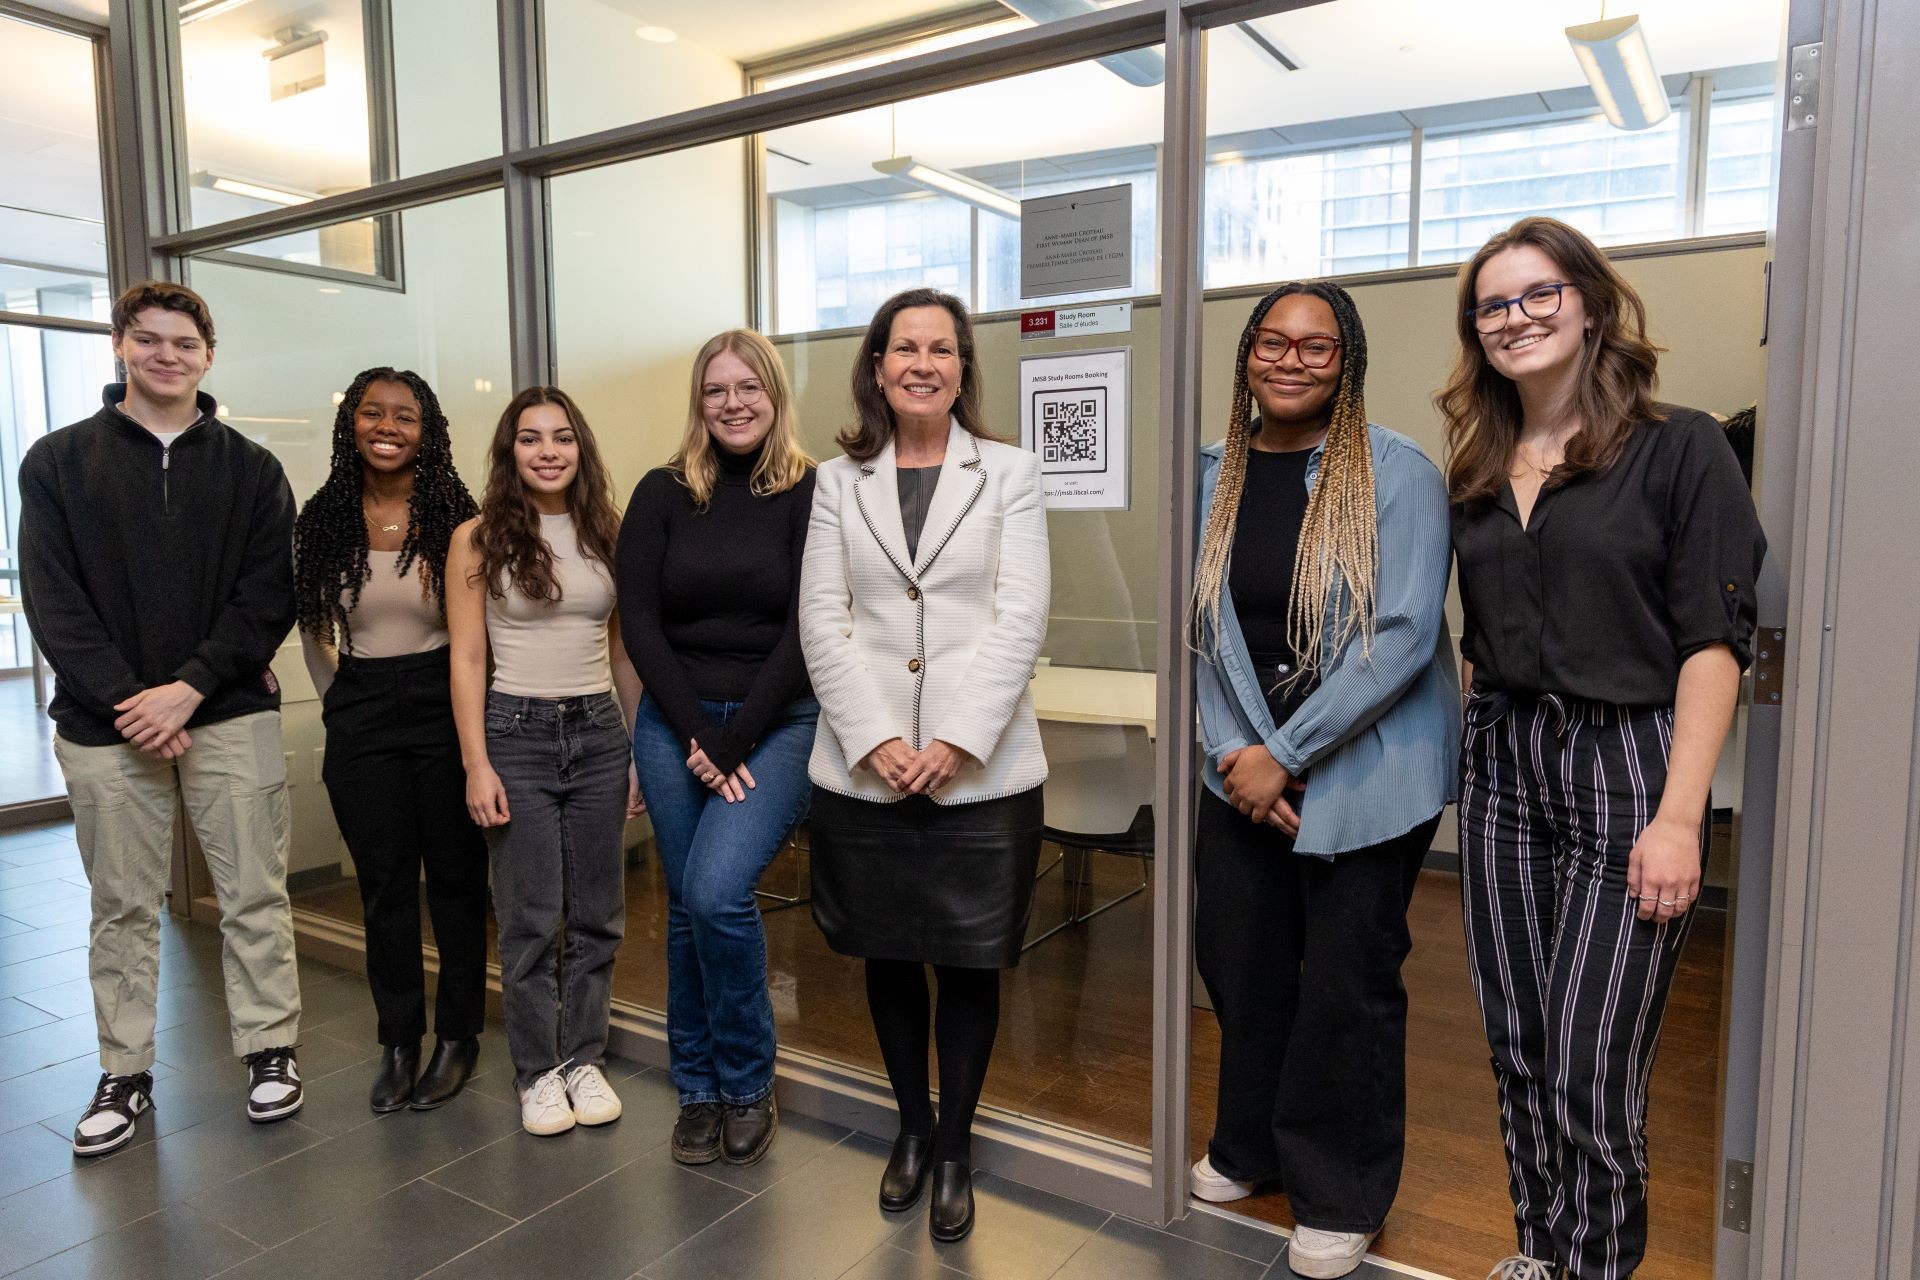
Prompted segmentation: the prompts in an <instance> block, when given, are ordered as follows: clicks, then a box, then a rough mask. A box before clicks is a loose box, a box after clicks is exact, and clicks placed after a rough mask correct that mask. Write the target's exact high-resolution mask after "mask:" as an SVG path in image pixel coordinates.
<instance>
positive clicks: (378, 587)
mask: <svg viewBox="0 0 1920 1280" xmlns="http://www.w3.org/2000/svg"><path fill="white" fill-rule="evenodd" d="M367 567H368V568H369V569H371V570H372V571H373V573H372V576H370V577H369V578H368V579H367V580H366V582H365V583H364V584H362V586H361V588H360V600H359V603H357V604H356V605H354V607H353V612H351V613H349V614H348V615H347V629H348V632H349V637H348V640H349V643H348V648H347V654H348V656H350V657H355V658H398V657H401V656H403V655H405V654H409V653H425V652H426V651H427V650H429V649H441V648H445V647H446V644H447V624H446V623H445V622H444V621H442V620H441V617H440V605H439V602H438V601H437V600H435V599H434V598H433V597H432V596H430V595H428V594H426V592H425V591H424V590H423V589H422V579H421V575H420V561H419V557H417V556H416V557H415V558H414V563H413V564H412V565H411V566H410V568H411V572H409V573H408V574H407V576H406V577H404V578H403V577H401V576H400V553H399V552H398V551H374V550H371V549H369V550H368V552H367ZM340 602H341V603H342V604H345V603H346V593H345V592H342V593H341V596H340Z"/></svg>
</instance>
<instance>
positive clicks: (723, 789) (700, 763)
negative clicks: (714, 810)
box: [687, 738, 754, 804]
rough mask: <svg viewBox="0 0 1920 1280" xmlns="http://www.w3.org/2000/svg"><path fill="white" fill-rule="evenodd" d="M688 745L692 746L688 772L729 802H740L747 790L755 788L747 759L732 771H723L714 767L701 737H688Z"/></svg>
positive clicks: (744, 797) (745, 795) (688, 758)
mask: <svg viewBox="0 0 1920 1280" xmlns="http://www.w3.org/2000/svg"><path fill="white" fill-rule="evenodd" d="M687 746H688V747H690V748H692V750H691V752H690V753H689V754H688V756H687V772H689V773H691V774H692V775H693V776H694V777H696V778H698V779H700V781H701V782H702V783H703V784H704V785H705V786H706V788H707V789H708V790H709V791H713V792H716V793H717V794H718V795H719V796H720V798H721V799H723V800H725V801H726V802H727V803H728V804H738V803H740V801H742V800H745V799H746V798H747V792H749V791H751V790H753V788H754V781H753V772H752V771H751V770H749V769H748V768H747V762H746V761H744V760H742V761H741V762H740V765H739V767H738V768H736V769H735V770H734V771H733V772H732V773H722V772H720V770H719V769H717V768H715V767H714V764H713V761H711V760H709V759H707V753H706V752H705V751H702V750H701V749H700V739H698V738H689V739H687Z"/></svg>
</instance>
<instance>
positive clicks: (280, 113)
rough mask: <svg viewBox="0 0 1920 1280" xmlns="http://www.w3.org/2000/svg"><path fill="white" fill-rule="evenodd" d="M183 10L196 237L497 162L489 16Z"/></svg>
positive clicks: (320, 1) (445, 0) (262, 1)
mask: <svg viewBox="0 0 1920 1280" xmlns="http://www.w3.org/2000/svg"><path fill="white" fill-rule="evenodd" d="M181 8H182V14H181V20H180V21H181V30H180V63H181V75H182V77H183V84H182V94H183V97H184V109H185V115H186V124H187V167H188V171H189V172H188V183H189V206H190V209H189V212H190V220H191V222H192V224H193V225H194V226H206V225H208V224H210V223H215V222H224V221H226V220H228V219H231V218H238V217H244V216H246V215H248V214H253V213H260V212H263V211H266V210H269V209H275V208H282V207H285V206H288V205H296V204H302V203H305V202H307V201H309V200H313V199H316V198H318V197H320V196H328V195H337V194H339V193H341V192H343V191H352V190H355V189H357V188H360V187H364V186H366V185H367V184H368V183H369V182H373V181H382V180H386V179H390V178H395V177H407V176H411V175H413V174H416V173H424V172H428V171H430V170H434V169H440V168H444V167H446V166H448V165H453V164H459V163H461V162H464V161H468V160H476V159H480V158H483V157H486V156H491V155H497V154H498V153H499V151H500V79H499V67H500V57H499V31H498V21H497V19H496V17H495V15H494V11H493V6H491V5H478V4H470V3H466V2H465V0H404V2H402V0H247V3H244V4H239V5H224V4H200V5H194V4H185V5H182V6H181ZM369 24H371V27H370V26H369ZM370 32H371V36H372V38H369V35H370Z"/></svg>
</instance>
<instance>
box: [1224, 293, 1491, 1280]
mask: <svg viewBox="0 0 1920 1280" xmlns="http://www.w3.org/2000/svg"><path fill="white" fill-rule="evenodd" d="M1366 376H1367V340H1366V333H1365V331H1364V330H1363V329H1362V328H1361V324H1360V315H1359V312H1358V311H1357V310H1355V308H1354V305H1353V299H1352V298H1351V297H1349V296H1348V295H1347V292H1346V291H1345V290H1344V289H1342V288H1340V287H1339V286H1338V285H1333V284H1326V283H1307V284H1298V283H1296V284H1284V285H1281V286H1280V287H1279V288H1277V289H1275V290H1274V291H1273V292H1272V293H1269V294H1268V295H1267V296H1266V297H1264V298H1262V299H1261V300H1260V302H1259V304H1258V305H1256V306H1255V307H1254V309H1253V314H1252V315H1251V316H1249V317H1248V319H1247V326H1246V329H1245V331H1244V332H1243V333H1242V334H1241V336H1240V348H1239V352H1238V354H1237V356H1236V357H1235V362H1234V382H1233V408H1232V417H1231V419H1230V420H1229V422H1228V425H1227V438H1226V439H1225V440H1224V441H1222V442H1220V443H1218V444H1213V445H1209V446H1207V447H1206V448H1205V449H1203V450H1202V451H1201V487H1200V508H1199V517H1200V519H1201V521H1202V522H1203V524H1202V527H1203V529H1204V532H1203V534H1202V537H1201V549H1200V563H1199V570H1198V572H1197V574H1196V575H1195V583H1194V595H1193V613H1192V631H1193V642H1194V645H1195V647H1196V648H1197V649H1198V651H1199V654H1200V661H1199V663H1198V668H1197V672H1196V686H1197V695H1198V699H1199V706H1200V736H1201V745H1202V747H1203V748H1204V750H1205V752H1206V757H1207V766H1208V767H1207V768H1206V769H1205V770H1204V771H1203V772H1204V776H1205V779H1206V786H1207V789H1206V792H1205V794H1203V795H1202V796H1201V797H1200V812H1199V822H1198V827H1197V831H1196V838H1195V848H1194V861H1195V873H1196V881H1197V908H1198V917H1197V923H1198V958H1199V965H1200V977H1201V980H1202V981H1203V982H1204V983H1205V984H1206V988H1207V993H1208V995H1209V996H1210V997H1211V998H1212V1002H1213V1008H1214V1013H1215V1016H1216V1017H1218V1018H1219V1020H1220V1091H1219V1108H1218V1112H1217V1114H1216V1116H1215V1120H1214V1130H1213V1137H1212V1140H1211V1141H1210V1142H1209V1143H1208V1144H1207V1154H1206V1155H1205V1156H1203V1157H1202V1158H1201V1159H1200V1160H1199V1161H1198V1162H1197V1163H1196V1164H1195V1165H1194V1166H1193V1171H1192V1176H1191V1186H1192V1190H1193V1193H1194V1194H1195V1195H1196V1196H1199V1197H1200V1198H1202V1199H1205V1200H1214V1201H1226V1200H1237V1199H1239V1198H1241V1197H1243V1196H1247V1195H1251V1194H1253V1193H1254V1192H1255V1191H1256V1190H1257V1189H1258V1188H1259V1187H1260V1186H1261V1184H1265V1183H1271V1184H1276V1185H1278V1186H1280V1187H1284V1188H1285V1191H1286V1194H1287V1196H1288V1197H1289V1199H1290V1200H1291V1201H1292V1207H1293V1214H1294V1220H1295V1222H1296V1223H1297V1224H1298V1228H1297V1230H1296V1232H1295V1235H1294V1238H1293V1243H1292V1245H1291V1246H1290V1247H1289V1249H1288V1253H1287V1259H1288V1263H1289V1264H1290V1265H1291V1266H1292V1268H1293V1270H1294V1271H1295V1272H1296V1273H1297V1274H1300V1275H1303V1276H1316V1277H1331V1276H1343V1275H1346V1274H1347V1273H1348V1272H1350V1271H1352V1270H1354V1269H1355V1268H1356V1267H1358V1266H1359V1265H1360V1262H1361V1260H1362V1258H1363V1257H1364V1256H1365V1254H1366V1250H1367V1246H1368V1245H1369V1244H1371V1243H1372V1241H1373V1238H1374V1236H1375V1235H1376V1234H1377V1233H1378V1232H1379V1230H1380V1227H1381V1224H1382V1223H1383V1222H1385V1220H1386V1216H1387V1211H1388V1209H1389V1208H1391V1207H1392V1204H1393V1198H1394V1194H1395V1192H1396V1191H1397V1190H1398V1188H1399V1183H1400V1165H1401V1157H1402V1152H1403V1149H1404V1146H1405V1128H1406V1062H1405V1059H1406V1021H1407V994H1406V988H1405V987H1404V986H1403V985H1402V984H1401V981H1400V966H1401V962H1402V961H1404V960H1405V959H1406V956H1407V952H1408V951H1409V949H1410V948H1411V945H1412V943H1411V939H1410V938H1409V936H1408V933H1407V905H1408V902H1409V901H1410V899H1411V897H1412V895H1413V888H1414V882H1415V878H1416V877H1417V876H1418V875H1419V871H1420V863H1421V859H1422V858H1423V857H1424V856H1425V855H1426V852H1427V846H1428V844H1429V843H1430V842H1431V841H1432V839H1433V833H1434V831H1435V829H1436V828H1437V827H1438V825H1439V822H1440V813H1441V810H1442V809H1444V808H1445V807H1446V805H1447V802H1448V801H1450V800H1451V799H1452V798H1453V788H1454V784H1455V776H1456V771H1457V767H1458V765H1457V759H1458V757H1457V751H1458V746H1457V741H1458V735H1459V699H1460V695H1459V686H1458V685H1457V684H1456V683H1455V678H1454V661H1453V648H1452V642H1451V641H1450V639H1449V638H1448V636H1447V630H1446V627H1445V625H1444V604H1445V600H1446V594H1447V568H1448V546H1447V499H1446V490H1445V487H1444V486H1443V485H1442V483H1441V480H1440V473H1439V471H1438V470H1437V469H1436V468H1435V467H1434V465H1433V463H1431V462H1430V461H1428V460H1427V458H1426V456H1425V455H1424V454H1422V453H1421V452H1420V449H1419V447H1418V446H1417V445H1415V444H1414V443H1413V442H1412V441H1411V440H1409V439H1407V438H1406V437H1405V436H1402V435H1399V434H1396V433H1395V432H1392V431H1388V430H1386V429H1385V428H1383V427H1377V426H1373V425H1371V424H1369V423H1368V421H1367V411H1366V399H1365V389H1366Z"/></svg>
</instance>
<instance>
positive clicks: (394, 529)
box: [360, 502, 400, 533]
mask: <svg viewBox="0 0 1920 1280" xmlns="http://www.w3.org/2000/svg"><path fill="white" fill-rule="evenodd" d="M360 517H361V519H363V520H365V521H366V522H367V528H369V529H378V530H379V531H380V532H381V533H398V532H400V526H399V525H397V524H376V523H374V519H373V517H372V516H371V515H370V514H368V512H367V506H366V504H365V503H364V502H363V503H361V504H360Z"/></svg>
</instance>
